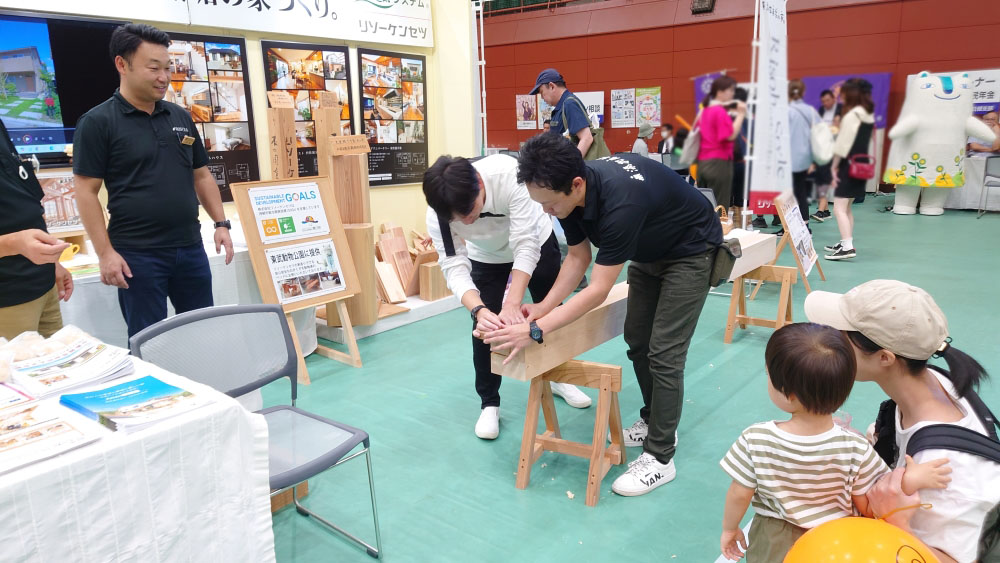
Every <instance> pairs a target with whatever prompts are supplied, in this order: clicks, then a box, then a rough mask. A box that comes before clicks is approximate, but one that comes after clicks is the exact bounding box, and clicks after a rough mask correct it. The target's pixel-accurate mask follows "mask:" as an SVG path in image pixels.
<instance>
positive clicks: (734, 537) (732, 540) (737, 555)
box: [719, 528, 747, 561]
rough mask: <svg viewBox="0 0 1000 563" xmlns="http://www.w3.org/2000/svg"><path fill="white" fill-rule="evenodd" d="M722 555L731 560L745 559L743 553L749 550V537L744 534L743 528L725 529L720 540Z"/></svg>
mask: <svg viewBox="0 0 1000 563" xmlns="http://www.w3.org/2000/svg"><path fill="white" fill-rule="evenodd" d="M719 544H720V547H721V549H722V555H723V556H724V557H725V558H726V559H729V560H730V561H739V560H740V559H743V554H744V553H745V552H746V550H747V538H746V536H744V535H743V530H741V529H739V528H736V529H735V530H728V531H727V530H723V531H722V539H721V540H720V541H719Z"/></svg>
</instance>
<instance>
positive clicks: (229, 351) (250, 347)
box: [129, 305, 382, 559]
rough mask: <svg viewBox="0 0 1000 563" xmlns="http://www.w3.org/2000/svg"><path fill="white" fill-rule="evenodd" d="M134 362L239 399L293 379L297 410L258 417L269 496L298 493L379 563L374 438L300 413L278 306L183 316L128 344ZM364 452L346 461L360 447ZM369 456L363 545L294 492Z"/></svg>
mask: <svg viewBox="0 0 1000 563" xmlns="http://www.w3.org/2000/svg"><path fill="white" fill-rule="evenodd" d="M129 348H130V349H131V350H132V354H133V355H134V356H136V357H138V358H141V359H143V360H145V361H147V362H150V363H152V364H154V365H156V366H159V367H161V368H163V369H165V370H167V371H170V372H173V373H176V374H179V375H183V376H184V377H187V378H189V379H192V380H194V381H197V382H199V383H204V384H206V385H209V386H211V387H213V388H215V389H217V390H219V391H221V392H223V393H225V394H227V395H229V396H231V397H238V396H240V395H243V394H245V393H249V392H251V391H253V390H255V389H260V388H261V387H263V386H265V385H267V384H268V383H271V382H273V381H276V380H278V379H281V378H283V377H287V378H288V380H289V381H290V382H291V388H292V404H291V406H286V405H281V406H276V407H270V408H266V409H264V410H261V411H258V412H259V413H260V414H262V415H264V418H265V419H266V420H267V429H268V446H269V454H268V455H269V463H270V465H269V467H270V485H271V496H272V497H273V496H274V495H277V494H279V493H282V492H285V491H287V490H288V489H292V496H293V498H295V508H296V510H297V511H298V512H299V514H302V515H304V516H312V517H313V518H314V519H315V520H317V521H319V522H320V523H322V524H324V525H326V526H327V527H329V528H330V529H332V530H334V531H335V532H338V533H340V534H342V535H343V536H344V537H346V538H347V539H349V540H351V541H353V542H355V543H357V544H358V545H360V546H362V547H363V548H365V549H366V550H367V552H368V555H371V556H372V557H374V558H376V559H379V558H381V553H382V538H381V534H380V533H379V526H378V509H377V508H376V506H375V484H374V481H373V480H372V461H371V455H370V451H371V447H370V444H369V440H368V433H366V432H365V431H364V430H360V429H357V428H354V427H351V426H348V425H346V424H342V423H340V422H336V421H333V420H330V419H328V418H323V417H321V416H317V415H315V414H312V413H310V412H306V411H304V410H302V409H299V408H296V407H295V398H296V393H297V387H296V368H297V359H296V356H295V346H294V344H293V343H292V335H291V332H290V331H289V329H288V324H287V323H286V322H285V314H284V312H282V310H281V307H279V306H278V305H228V306H223V307H211V308H207V309H199V310H196V311H190V312H187V313H182V314H180V315H177V316H174V317H171V318H169V319H166V320H163V321H160V322H158V323H156V324H154V325H153V326H150V327H149V328H147V329H145V330H143V331H142V332H140V333H138V334H136V335H135V336H133V337H132V338H131V339H129ZM362 444H363V446H364V448H363V449H362V450H361V451H359V452H356V453H354V454H352V455H348V454H349V453H350V452H351V451H353V450H354V449H355V448H356V447H357V446H358V445H362ZM362 455H363V456H365V461H366V463H367V464H368V488H369V490H370V491H371V499H372V517H373V518H374V520H375V544H376V546H377V547H372V546H371V545H369V544H367V543H365V542H364V541H362V540H361V539H359V538H357V537H355V536H353V535H351V534H350V533H348V532H347V531H345V530H343V529H341V528H340V527H338V526H336V525H335V524H333V523H331V522H329V521H327V520H325V519H323V518H322V517H320V516H319V515H317V514H316V513H314V512H312V511H311V510H309V509H308V508H306V507H305V506H303V505H302V504H301V503H300V502H299V499H298V498H297V494H296V491H295V487H296V486H298V485H300V484H302V483H304V482H305V481H306V480H308V479H311V478H313V477H314V476H316V475H318V474H319V473H322V472H323V471H326V470H327V469H330V468H332V467H336V466H338V465H340V464H342V463H345V462H347V461H350V460H352V459H354V458H356V457H358V456H362Z"/></svg>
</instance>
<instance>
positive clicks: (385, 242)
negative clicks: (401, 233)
mask: <svg viewBox="0 0 1000 563" xmlns="http://www.w3.org/2000/svg"><path fill="white" fill-rule="evenodd" d="M378 241H379V242H380V243H381V244H382V252H383V254H382V258H383V260H385V259H386V258H388V257H391V256H392V255H393V254H395V253H397V252H399V251H400V250H406V239H403V238H400V237H397V236H395V235H393V234H392V233H382V234H380V235H379V236H378ZM385 253H388V256H386V254H385ZM385 261H386V262H388V260H385Z"/></svg>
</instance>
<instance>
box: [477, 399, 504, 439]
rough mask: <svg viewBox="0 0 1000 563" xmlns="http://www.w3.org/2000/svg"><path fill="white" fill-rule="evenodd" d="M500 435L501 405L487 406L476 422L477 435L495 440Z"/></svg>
mask: <svg viewBox="0 0 1000 563" xmlns="http://www.w3.org/2000/svg"><path fill="white" fill-rule="evenodd" d="M499 435H500V407H486V408H484V409H483V412H482V414H480V415H479V421H478V422H476V436H479V437H480V438H482V439H483V440H493V439H495V438H496V437H497V436H499Z"/></svg>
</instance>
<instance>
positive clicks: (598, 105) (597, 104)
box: [573, 90, 604, 129]
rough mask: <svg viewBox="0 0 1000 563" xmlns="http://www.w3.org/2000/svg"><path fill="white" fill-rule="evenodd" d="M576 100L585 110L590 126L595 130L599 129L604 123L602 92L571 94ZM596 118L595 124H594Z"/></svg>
mask: <svg viewBox="0 0 1000 563" xmlns="http://www.w3.org/2000/svg"><path fill="white" fill-rule="evenodd" d="M573 93H574V94H576V97H577V98H580V101H581V102H583V107H585V108H587V117H589V118H590V121H591V125H593V126H594V128H595V129H596V128H597V127H601V123H603V121H604V91H603V90H601V91H600V92H573ZM595 118H596V122H595Z"/></svg>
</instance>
